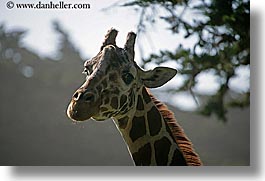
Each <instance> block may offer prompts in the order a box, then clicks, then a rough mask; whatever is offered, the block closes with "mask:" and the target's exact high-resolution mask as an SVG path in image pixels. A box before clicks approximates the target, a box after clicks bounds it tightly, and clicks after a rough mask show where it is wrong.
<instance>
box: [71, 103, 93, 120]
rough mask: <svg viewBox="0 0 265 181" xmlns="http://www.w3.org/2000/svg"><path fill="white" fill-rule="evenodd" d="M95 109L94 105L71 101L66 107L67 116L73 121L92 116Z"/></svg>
mask: <svg viewBox="0 0 265 181" xmlns="http://www.w3.org/2000/svg"><path fill="white" fill-rule="evenodd" d="M97 111H98V110H97V107H96V106H90V105H87V104H85V103H82V104H80V103H79V104H78V103H77V102H73V101H71V102H70V104H69V106H68V108H67V116H68V117H69V118H70V119H72V120H73V121H86V120H88V119H90V118H91V117H93V116H94V115H95V113H96V112H97Z"/></svg>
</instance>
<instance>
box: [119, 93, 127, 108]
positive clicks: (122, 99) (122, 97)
mask: <svg viewBox="0 0 265 181" xmlns="http://www.w3.org/2000/svg"><path fill="white" fill-rule="evenodd" d="M126 101H127V96H126V95H124V94H123V95H122V96H121V98H120V108H121V107H122V106H123V105H124V104H125V102H126Z"/></svg>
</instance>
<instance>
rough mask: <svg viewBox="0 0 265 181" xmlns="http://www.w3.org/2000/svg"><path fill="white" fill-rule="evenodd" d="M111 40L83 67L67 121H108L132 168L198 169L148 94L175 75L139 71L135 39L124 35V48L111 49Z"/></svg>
mask: <svg viewBox="0 0 265 181" xmlns="http://www.w3.org/2000/svg"><path fill="white" fill-rule="evenodd" d="M117 34H118V31H117V30H115V29H113V28H111V29H110V30H109V31H108V32H107V34H106V35H105V39H104V41H103V44H102V46H101V48H100V51H99V53H98V54H97V55H96V56H95V57H93V58H92V59H90V60H87V61H86V62H85V63H84V73H85V74H86V80H85V82H84V83H83V85H81V87H80V88H79V89H77V90H76V92H75V93H74V95H73V96H72V99H71V102H70V104H69V106H68V109H67V115H68V117H69V118H71V119H72V120H74V121H85V120H88V119H89V118H93V119H94V120H97V121H104V120H106V119H109V118H111V119H113V121H114V123H115V124H116V125H117V127H118V129H119V131H120V132H121V135H122V136H123V139H124V140H125V142H126V144H127V147H128V150H129V153H130V154H131V156H132V158H133V161H134V163H135V165H201V164H202V163H201V161H200V158H199V156H198V155H197V153H195V151H194V149H193V147H192V143H191V141H190V140H189V139H188V138H187V137H186V135H185V134H184V132H183V130H182V128H181V127H180V126H179V125H178V123H177V122H176V120H175V118H174V114H173V113H172V112H171V111H169V110H168V108H167V107H166V105H164V104H163V103H161V102H160V101H158V100H156V99H155V98H154V97H153V96H152V94H151V93H150V92H149V90H148V88H155V87H160V86H162V85H164V84H165V83H166V82H168V81H169V80H170V79H172V78H173V77H174V76H175V75H176V73H177V71H176V70H175V69H172V68H168V67H157V68H155V69H153V70H148V71H145V70H142V69H141V68H140V67H139V66H138V65H137V64H136V62H135V61H134V44H135V39H136V34H135V33H133V32H129V33H128V35H127V39H126V43H125V45H124V48H119V47H118V46H117V45H116V41H115V39H116V36H117Z"/></svg>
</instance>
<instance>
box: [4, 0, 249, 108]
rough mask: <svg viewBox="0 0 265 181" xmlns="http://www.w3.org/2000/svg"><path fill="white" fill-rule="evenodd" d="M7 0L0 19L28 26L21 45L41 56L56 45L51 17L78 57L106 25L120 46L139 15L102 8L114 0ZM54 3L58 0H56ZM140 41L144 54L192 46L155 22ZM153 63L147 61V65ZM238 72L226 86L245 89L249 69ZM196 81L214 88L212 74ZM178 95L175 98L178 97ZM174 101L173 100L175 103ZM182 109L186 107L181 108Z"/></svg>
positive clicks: (92, 50) (189, 102)
mask: <svg viewBox="0 0 265 181" xmlns="http://www.w3.org/2000/svg"><path fill="white" fill-rule="evenodd" d="M8 1H9V0H1V1H0V23H3V22H4V23H5V25H6V27H7V29H14V28H19V29H26V30H29V31H28V33H27V34H26V36H25V37H24V39H23V41H22V42H23V46H25V47H28V48H30V49H32V50H34V51H35V52H37V53H38V54H40V55H41V56H54V53H55V52H56V48H57V45H58V36H57V34H56V33H55V32H54V31H53V29H52V21H53V20H57V21H59V23H60V24H61V25H62V26H63V28H64V29H65V30H66V31H67V32H68V33H69V35H70V39H71V40H72V42H73V43H74V45H75V47H77V48H78V49H79V50H80V52H81V55H82V58H84V59H86V58H87V57H91V56H94V55H96V54H97V53H98V50H99V48H100V46H101V43H102V41H103V38H104V35H105V33H106V32H107V30H108V29H110V28H111V27H114V28H115V29H117V30H118V31H119V34H118V37H117V45H118V46H120V47H123V45H124V43H125V39H126V35H127V33H128V32H130V31H134V32H136V28H137V24H138V21H139V15H138V14H137V13H136V12H135V11H134V10H133V9H132V8H112V9H110V10H108V11H102V9H103V8H106V7H109V6H110V5H112V4H113V3H115V2H117V0H89V1H85V0H65V1H64V2H65V3H89V4H90V6H91V8H90V9H82V10H36V9H34V10H30V9H15V8H14V9H8V8H7V7H6V3H7V2H8ZM50 1H51V0H41V2H42V3H45V2H46V3H47V2H50ZM13 2H14V3H21V2H22V3H23V2H26V3H34V2H39V1H34V0H13ZM53 2H54V3H56V2H59V0H57V1H55V0H53ZM149 39H152V42H153V46H150V44H149ZM138 41H141V44H142V46H143V49H144V55H145V56H148V55H149V54H150V53H153V52H158V51H159V50H165V49H168V50H174V48H176V47H177V46H178V44H179V43H182V44H183V45H184V47H192V45H193V42H194V39H188V40H185V39H184V38H183V37H182V36H181V35H172V33H171V32H170V31H167V30H166V24H165V23H163V22H162V21H161V22H159V23H158V24H157V25H156V26H155V27H154V28H151V29H149V31H148V36H142V37H141V38H140V39H139V38H138V39H137V42H138ZM139 60H140V55H139V49H137V48H136V62H137V63H139ZM155 66H156V65H152V64H150V65H149V67H148V68H153V67H155ZM163 66H169V67H173V68H179V66H178V65H177V64H176V63H172V62H169V63H166V64H164V65H163ZM237 72H238V75H239V76H238V77H237V78H235V79H234V80H233V81H231V83H230V86H231V87H232V88H233V89H235V90H239V91H242V92H244V91H246V90H247V89H248V88H249V75H250V73H249V69H248V68H246V67H242V68H241V69H240V70H239V71H237ZM182 81H183V80H182V79H181V77H180V76H176V77H175V78H174V79H172V80H171V81H170V82H169V83H168V84H166V85H165V86H164V87H171V86H179V85H180V84H181V82H182ZM198 81H199V84H198V86H196V87H195V90H196V91H198V92H207V93H209V94H211V93H213V92H215V91H216V90H217V89H218V87H219V86H218V83H217V79H216V77H214V76H212V75H211V74H210V73H209V74H207V73H205V74H202V75H200V76H199V77H198ZM175 97H176V98H173V99H171V100H180V101H176V102H181V105H184V104H185V106H184V107H187V109H194V108H196V104H195V102H194V101H193V99H192V98H191V97H187V96H186V95H185V96H183V95H181V96H175ZM178 98H179V99H178ZM176 104H177V103H176ZM184 109H186V108H184Z"/></svg>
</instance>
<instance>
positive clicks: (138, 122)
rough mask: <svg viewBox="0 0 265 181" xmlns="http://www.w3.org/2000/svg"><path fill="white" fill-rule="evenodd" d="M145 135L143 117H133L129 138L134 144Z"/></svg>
mask: <svg viewBox="0 0 265 181" xmlns="http://www.w3.org/2000/svg"><path fill="white" fill-rule="evenodd" d="M145 134H146V125H145V119H144V117H143V116H142V117H134V118H133V120H132V128H131V130H130V133H129V135H130V138H131V139H132V141H133V142H134V141H135V140H137V139H138V138H140V137H142V136H144V135H145Z"/></svg>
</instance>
